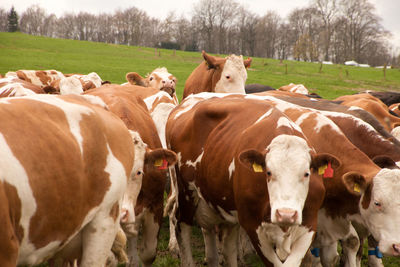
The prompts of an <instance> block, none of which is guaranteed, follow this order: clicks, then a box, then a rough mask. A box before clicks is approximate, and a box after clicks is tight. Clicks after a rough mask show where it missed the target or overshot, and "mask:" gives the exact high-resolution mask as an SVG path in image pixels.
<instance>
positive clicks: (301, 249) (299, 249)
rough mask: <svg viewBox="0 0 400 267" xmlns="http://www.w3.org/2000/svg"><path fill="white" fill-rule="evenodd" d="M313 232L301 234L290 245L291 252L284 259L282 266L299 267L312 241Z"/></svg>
mask: <svg viewBox="0 0 400 267" xmlns="http://www.w3.org/2000/svg"><path fill="white" fill-rule="evenodd" d="M313 236H314V232H309V231H307V232H306V233H303V234H302V235H301V236H300V237H299V238H298V239H297V240H295V241H294V242H293V243H292V245H291V251H290V254H289V255H288V257H287V258H286V260H285V262H284V263H283V266H287V267H289V266H300V264H301V262H302V260H303V258H304V257H305V255H306V253H307V251H308V250H309V248H310V245H311V243H312V241H313Z"/></svg>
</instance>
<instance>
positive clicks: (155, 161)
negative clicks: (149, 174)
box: [145, 148, 177, 170]
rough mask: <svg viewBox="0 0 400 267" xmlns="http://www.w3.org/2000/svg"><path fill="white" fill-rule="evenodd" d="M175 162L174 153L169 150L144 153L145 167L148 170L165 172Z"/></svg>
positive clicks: (161, 149) (158, 149)
mask: <svg viewBox="0 0 400 267" xmlns="http://www.w3.org/2000/svg"><path fill="white" fill-rule="evenodd" d="M176 161H177V156H176V154H175V152H173V151H171V150H169V149H163V148H157V149H154V150H148V151H146V155H145V165H147V166H148V167H149V168H150V169H158V170H165V169H167V168H168V167H169V166H172V165H173V164H175V162H176Z"/></svg>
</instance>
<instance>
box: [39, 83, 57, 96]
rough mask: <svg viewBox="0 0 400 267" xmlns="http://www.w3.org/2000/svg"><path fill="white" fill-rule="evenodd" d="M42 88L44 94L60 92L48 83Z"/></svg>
mask: <svg viewBox="0 0 400 267" xmlns="http://www.w3.org/2000/svg"><path fill="white" fill-rule="evenodd" d="M42 89H43V91H44V92H45V93H46V94H52V95H58V94H60V90H57V88H55V87H53V86H50V85H46V86H45V87H43V88H42Z"/></svg>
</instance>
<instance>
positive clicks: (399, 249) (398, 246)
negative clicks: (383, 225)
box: [392, 244, 400, 254]
mask: <svg viewBox="0 0 400 267" xmlns="http://www.w3.org/2000/svg"><path fill="white" fill-rule="evenodd" d="M392 247H393V250H394V251H395V252H396V253H397V254H400V244H393V245H392Z"/></svg>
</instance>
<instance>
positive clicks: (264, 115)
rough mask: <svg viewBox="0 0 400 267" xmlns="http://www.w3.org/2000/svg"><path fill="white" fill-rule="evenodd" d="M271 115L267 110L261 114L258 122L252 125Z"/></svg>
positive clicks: (270, 111)
mask: <svg viewBox="0 0 400 267" xmlns="http://www.w3.org/2000/svg"><path fill="white" fill-rule="evenodd" d="M271 113H272V109H270V110H268V111H267V112H266V113H265V114H263V115H262V116H261V117H260V118H258V120H257V121H256V122H255V123H254V124H257V123H259V122H260V121H262V120H263V119H264V118H266V117H268V116H269V115H271Z"/></svg>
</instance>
